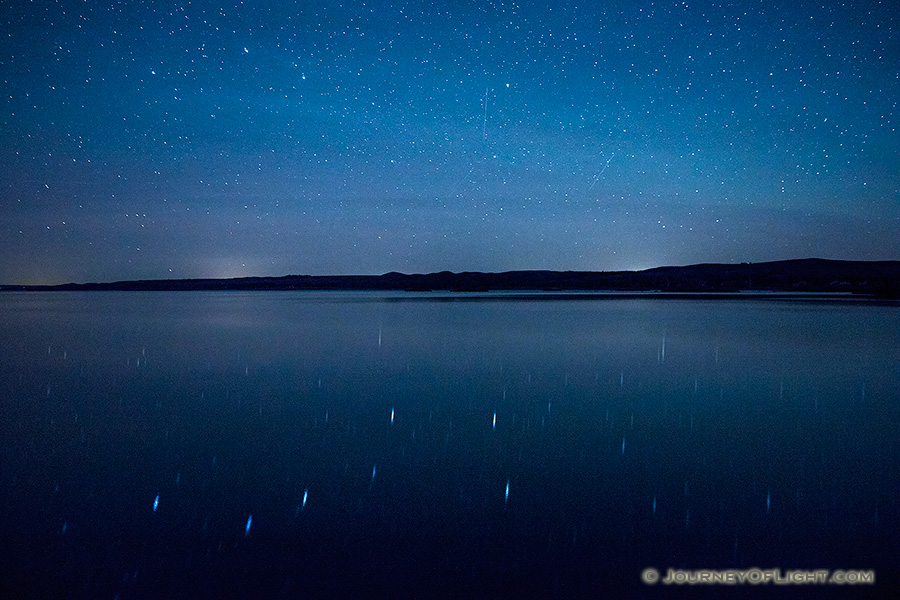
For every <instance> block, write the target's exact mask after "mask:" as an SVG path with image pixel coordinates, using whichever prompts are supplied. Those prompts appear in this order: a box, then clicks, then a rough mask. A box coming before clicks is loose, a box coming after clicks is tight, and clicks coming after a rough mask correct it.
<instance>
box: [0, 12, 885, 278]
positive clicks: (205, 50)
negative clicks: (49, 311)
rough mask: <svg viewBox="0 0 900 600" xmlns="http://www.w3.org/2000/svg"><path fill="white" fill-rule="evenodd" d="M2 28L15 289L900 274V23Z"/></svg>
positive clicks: (94, 18)
mask: <svg viewBox="0 0 900 600" xmlns="http://www.w3.org/2000/svg"><path fill="white" fill-rule="evenodd" d="M0 23H2V34H0V35H2V41H0V81H2V90H3V93H2V111H0V134H2V143H0V164H2V165H3V166H2V168H0V194H2V196H0V283H62V282H68V281H76V282H86V281H111V280H121V279H137V278H151V279H157V278H185V277H237V276H247V275H287V274H379V273H384V272H388V271H401V272H406V273H422V272H433V271H440V270H451V271H466V270H478V271H504V270H513V269H555V270H567V269H573V270H620V269H642V268H650V267H654V266H660V265H683V264H693V263H699V262H740V261H754V262H756V261H765V260H779V259H788V258H807V257H822V258H840V259H854V260H882V259H897V258H900V233H898V232H900V135H898V131H897V128H898V125H900V122H898V121H900V114H898V100H900V5H898V4H897V3H895V2H888V1H885V2H878V1H858V2H845V3H838V2H829V1H825V0H818V1H817V2H810V1H808V0H783V1H768V0H766V1H753V2H751V1H741V0H736V1H733V2H728V3H709V2H693V1H689V2H681V1H642V0H612V1H593V0H592V1H580V0H577V1H576V0H573V1H565V2H557V1H552V0H551V1H549V2H521V3H516V2H509V1H503V0H493V1H488V0H470V1H460V0H451V1H448V2H433V3H432V2H425V1H418V0H409V1H405V2H404V1H401V0H372V1H365V2H363V1H349V0H348V1H344V2H333V1H324V0H322V1H320V0H308V1H307V0H304V1H301V2H289V1H264V0H260V1H249V0H248V1H246V2H241V3H236V4H228V3H214V2H209V1H207V0H193V1H191V2H179V1H172V0H165V1H152V0H147V1H128V2H126V1H119V2H102V1H94V0H56V1H53V0H34V1H30V2H26V1H24V0H7V1H5V2H4V3H3V4H2V8H0Z"/></svg>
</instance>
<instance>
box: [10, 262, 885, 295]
mask: <svg viewBox="0 0 900 600" xmlns="http://www.w3.org/2000/svg"><path fill="white" fill-rule="evenodd" d="M2 289H4V290H35V291H39V290H48V291H49V290H56V291H62V290H85V291H88V290H135V291H136V290H415V291H427V290H435V291H437V290H442V291H492V290H496V291H513V290H520V291H525V290H529V291H534V290H555V291H598V292H599V291H658V292H708V293H721V292H737V291H767V292H850V293H855V294H867V295H872V296H879V297H890V298H897V297H900V261H895V260H891V261H844V260H825V259H818V258H810V259H802V260H782V261H775V262H762V263H740V264H699V265H690V266H685V267H657V268H655V269H647V270H645V271H599V272H598V271H507V272H504V273H479V272H465V273H451V272H449V271H441V272H440V273H429V274H425V275H407V274H403V273H385V274H384V275H326V276H316V275H287V276H284V277H240V278H235V279H155V280H140V281H116V282H111V283H83V284H77V283H66V284H62V285H52V286H29V285H12V286H2Z"/></svg>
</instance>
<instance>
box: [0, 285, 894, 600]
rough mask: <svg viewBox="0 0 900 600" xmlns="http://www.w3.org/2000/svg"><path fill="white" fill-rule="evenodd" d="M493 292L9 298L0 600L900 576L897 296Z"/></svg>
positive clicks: (505, 591)
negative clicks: (751, 573)
mask: <svg viewBox="0 0 900 600" xmlns="http://www.w3.org/2000/svg"><path fill="white" fill-rule="evenodd" d="M500 298H505V296H503V295H482V296H478V297H474V296H470V295H455V296H454V295H446V294H443V295H435V294H418V295H411V294H383V293H381V294H374V293H361V292H355V293H324V292H297V293H295V292H224V293H218V292H175V293H168V292H148V293H142V292H80V293H79V292H71V293H62V292H61V293H18V292H16V293H4V294H0V347H2V354H0V363H2V364H0V367H2V368H0V439H2V440H4V443H3V445H2V450H0V526H2V531H3V537H4V540H5V542H6V543H5V544H4V550H3V555H2V557H0V558H2V565H0V591H4V592H5V594H4V595H5V596H8V597H12V596H11V595H10V594H16V593H22V592H34V593H39V594H42V595H45V596H47V597H51V596H52V597H70V598H115V597H119V598H123V599H124V598H150V597H170V598H197V597H260V598H274V597H285V598H289V597H301V596H309V595H312V596H319V597H397V598H400V597H497V598H500V597H508V598H513V597H541V598H553V597H566V598H568V597H638V598H639V597H648V598H649V597H657V596H660V597H661V596H663V595H665V594H666V593H667V592H672V591H675V590H673V589H671V588H669V589H662V588H663V586H655V587H653V586H646V585H645V584H643V583H642V582H641V580H640V573H641V572H642V571H643V570H644V569H645V568H647V567H655V568H657V569H659V570H660V571H662V572H665V570H666V569H668V568H684V569H701V568H706V569H728V568H737V569H745V568H750V567H761V568H771V567H777V568H781V569H873V570H875V571H876V575H877V586H876V587H877V589H873V588H872V587H871V586H866V587H865V588H863V587H862V586H855V587H854V588H853V589H849V588H842V589H840V590H837V591H836V590H835V589H834V588H827V589H826V588H823V587H820V586H815V587H809V586H804V587H801V588H792V589H790V590H786V589H785V588H783V587H780V588H777V589H776V588H774V587H772V586H768V588H767V589H763V588H759V587H754V588H752V589H751V588H749V587H747V586H744V587H743V588H740V589H738V588H734V589H727V590H723V589H722V588H702V589H700V588H691V589H686V588H681V590H680V591H682V592H685V591H686V592H690V594H689V595H690V596H692V597H696V596H704V595H706V596H709V597H713V596H718V595H719V594H721V593H723V591H724V592H727V593H728V594H729V595H731V596H741V597H751V596H752V597H759V596H760V595H761V594H762V595H767V594H768V595H778V596H779V597H784V595H785V594H788V593H790V594H793V595H794V596H796V597H821V596H822V595H823V594H825V593H831V594H838V593H840V594H839V595H841V596H846V594H848V593H852V594H853V596H854V597H855V596H872V594H874V593H876V592H882V593H884V592H886V591H896V590H897V589H898V583H897V582H898V572H900V569H898V567H897V565H898V559H900V546H898V543H897V539H898V534H900V499H898V496H900V402H898V401H900V391H898V389H900V386H898V381H900V366H898V365H900V343H898V339H900V335H898V331H900V327H898V326H900V308H898V307H897V306H896V305H892V304H884V303H870V302H857V301H852V300H849V299H839V300H834V301H824V300H808V301H806V300H798V299H793V300H776V299H755V300H731V301H724V300H708V299H698V300H685V299H679V300H671V299H663V298H656V297H650V298H632V297H628V298H617V297H609V298H602V299H601V298H587V299H585V298H582V299H578V300H565V299H546V298H541V297H532V298H528V297H526V298H521V297H520V298H514V299H509V298H508V297H506V300H505V301H499V299H500ZM475 299H477V300H478V301H473V300H475Z"/></svg>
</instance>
